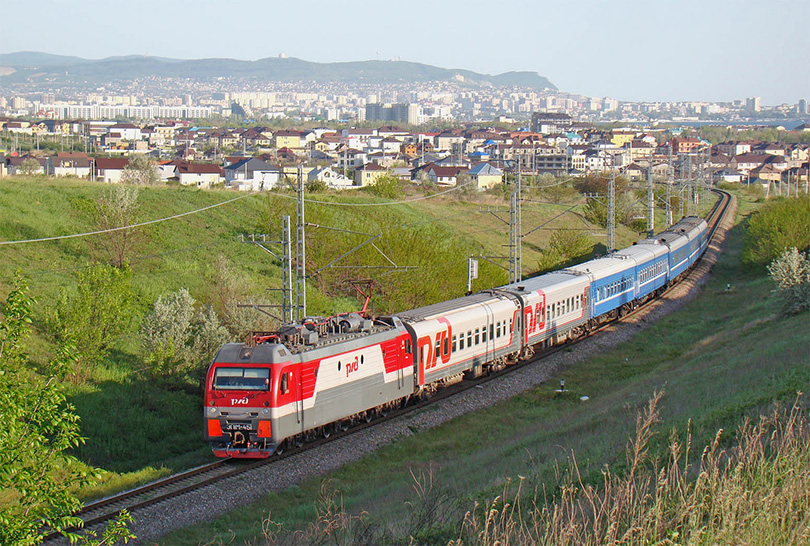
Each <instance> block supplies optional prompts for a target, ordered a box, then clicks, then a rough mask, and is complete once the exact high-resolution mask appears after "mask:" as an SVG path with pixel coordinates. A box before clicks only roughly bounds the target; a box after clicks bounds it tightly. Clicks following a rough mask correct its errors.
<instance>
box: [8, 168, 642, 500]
mask: <svg viewBox="0 0 810 546" xmlns="http://www.w3.org/2000/svg"><path fill="white" fill-rule="evenodd" d="M112 189H113V188H112V187H111V186H109V185H106V184H103V183H91V182H86V181H82V180H76V179H70V178H64V179H47V178H37V177H33V178H26V177H8V178H3V179H0V242H4V243H7V242H11V241H22V240H28V239H38V238H43V237H54V236H63V235H71V234H81V233H87V232H91V231H94V230H95V229H97V226H96V224H95V223H94V221H93V219H92V214H91V211H92V209H93V207H94V206H95V204H96V203H98V200H99V199H100V198H101V197H102V196H104V195H107V194H108V192H110V190H112ZM528 191H529V190H527V192H528ZM408 192H409V193H407V194H406V195H404V196H403V199H414V198H420V199H421V200H418V201H414V202H412V203H401V204H397V205H393V206H391V205H386V206H369V205H373V204H374V203H379V202H381V201H383V200H382V199H380V198H377V197H374V196H371V195H369V194H366V193H362V192H361V193H354V194H348V195H347V194H336V193H324V194H316V195H311V196H310V198H311V199H313V200H315V201H319V202H320V203H315V202H311V203H310V204H309V205H308V206H307V220H308V221H309V222H311V223H312V224H318V225H320V226H325V227H322V228H318V227H312V226H311V227H309V228H307V241H308V248H307V255H308V268H309V271H310V272H312V273H314V272H315V271H316V270H317V269H319V268H322V267H323V266H325V265H327V264H329V262H331V261H333V260H334V259H336V258H338V257H339V256H341V255H342V254H344V253H346V252H348V251H349V250H351V249H352V248H354V247H355V246H357V245H360V244H361V243H363V242H364V241H366V240H367V239H368V238H369V237H370V236H375V235H379V237H378V238H377V239H375V241H374V242H375V245H370V244H369V245H366V246H364V247H362V249H361V250H360V251H358V252H357V253H355V254H351V255H349V256H347V257H346V258H345V259H344V260H342V261H341V262H339V263H338V264H336V265H342V266H351V265H371V266H375V267H380V266H382V267H383V268H382V269H379V270H374V269H371V270H368V269H362V268H361V269H352V268H342V267H341V268H328V269H325V270H323V271H321V272H320V273H317V274H314V275H313V276H312V277H311V278H310V280H309V282H308V292H307V298H308V305H309V307H308V313H309V314H310V315H331V314H334V313H336V312H342V311H350V310H356V309H358V308H359V307H360V306H361V304H362V302H361V301H360V299H359V298H358V297H357V294H356V293H355V292H354V289H353V288H352V287H351V286H350V285H349V284H348V283H347V281H348V280H350V279H362V278H373V279H374V280H375V281H376V285H375V289H374V294H375V295H374V298H373V300H372V308H373V309H374V311H375V313H377V314H384V313H389V312H393V311H401V310H405V309H408V308H413V307H417V306H420V305H424V304H426V303H431V302H435V301H441V300H443V299H446V298H450V297H455V296H459V295H462V294H463V293H464V292H465V290H466V274H467V273H466V272H467V258H468V256H470V255H485V256H503V254H504V245H505V244H506V241H507V238H508V236H507V230H508V227H507V226H506V225H505V224H504V223H503V221H502V220H499V219H498V218H496V217H495V216H494V215H493V214H489V213H486V212H485V211H486V210H504V209H505V208H506V209H508V205H507V202H506V201H505V200H504V198H503V196H502V195H500V194H498V193H497V192H494V193H491V194H482V195H454V194H452V193H451V194H448V195H446V196H441V197H439V198H434V199H422V198H423V197H425V196H424V195H423V194H421V193H418V192H416V191H415V190H413V189H409V190H408ZM527 195H529V194H528V193H527ZM569 197H570V198H572V199H576V194H575V193H570V194H569ZM237 198H238V199H237ZM233 199H237V200H235V201H230V200H233ZM229 201H230V202H229ZM330 202H334V203H335V204H334V205H331V204H328V203H330ZM222 203H224V204H222ZM217 204H222V205H221V206H217V207H215V208H208V209H206V210H202V211H200V212H197V213H193V214H189V215H186V216H182V217H179V218H175V219H171V220H167V221H164V222H159V223H155V224H151V225H149V226H146V227H144V228H142V229H141V230H140V231H139V235H138V237H137V240H136V242H135V245H134V247H133V248H132V249H131V251H129V253H128V254H127V261H128V262H129V264H130V268H131V281H130V284H131V291H132V310H131V311H132V317H131V320H130V322H129V323H128V324H127V325H126V328H125V330H124V332H123V333H122V334H121V335H117V336H115V337H114V338H112V339H109V340H107V341H108V345H109V355H108V356H106V357H105V358H104V359H103V360H102V361H101V362H99V363H97V364H92V365H84V364H83V365H81V367H80V368H79V369H77V371H76V372H75V373H74V374H73V375H72V376H71V377H72V379H71V380H70V381H69V382H68V383H67V384H66V387H67V389H68V391H69V392H70V395H71V401H72V402H73V403H74V404H75V405H76V408H77V411H78V413H79V415H80V417H81V431H82V434H83V435H84V436H86V437H87V442H86V444H84V445H82V446H80V447H79V448H78V449H77V450H76V455H77V456H78V457H79V459H80V460H82V461H84V462H85V463H88V464H92V465H94V466H97V467H100V468H101V469H103V470H106V471H110V473H107V474H105V481H106V482H107V483H108V486H109V487H111V488H116V487H121V486H122V485H124V486H125V485H127V484H129V483H132V482H133V481H142V480H148V479H150V478H153V477H155V476H156V475H157V474H161V473H165V472H170V471H173V470H180V469H183V468H187V467H189V466H192V465H195V464H199V463H200V462H202V461H205V460H207V459H208V458H210V452H209V450H208V449H207V447H206V446H205V445H204V444H203V442H202V441H201V439H200V436H199V411H198V410H199V404H200V400H201V398H200V393H199V391H198V386H199V384H198V379H195V377H193V376H192V375H190V376H188V377H187V378H186V380H185V382H183V383H181V384H177V383H176V382H175V383H172V384H166V385H162V384H156V383H155V381H154V380H153V379H151V378H150V377H148V376H144V374H143V373H142V372H143V370H144V369H145V363H144V359H145V354H144V350H143V348H142V346H141V341H140V337H139V330H140V326H141V322H142V320H143V318H144V316H145V315H146V314H147V313H148V312H149V311H150V309H151V307H152V305H153V304H154V303H155V301H156V300H157V298H158V297H159V296H164V297H165V296H168V295H170V294H172V293H174V292H176V291H177V290H178V289H180V288H187V289H188V290H189V292H190V295H191V296H192V297H193V298H194V299H195V300H196V301H197V302H198V306H200V307H203V306H205V305H212V306H214V308H215V310H216V311H217V312H218V313H219V314H220V316H223V314H225V315H227V314H229V313H233V312H234V309H233V308H234V306H235V305H236V304H238V303H242V302H248V301H259V302H266V303H269V304H272V303H277V302H278V299H277V298H278V293H277V292H272V291H268V289H273V288H279V287H280V285H281V268H280V263H279V261H278V260H276V259H275V258H273V257H272V256H270V255H269V254H267V253H266V252H264V251H263V250H261V249H260V248H258V247H256V246H254V245H251V244H246V243H243V242H240V239H239V237H240V235H241V234H254V233H267V234H269V238H270V239H272V238H273V237H278V236H279V233H280V227H281V216H282V215H285V214H289V215H292V216H293V217H294V213H295V210H294V204H295V202H294V200H293V199H291V196H290V195H285V194H278V195H247V194H241V195H239V194H235V193H234V192H230V191H224V190H197V189H189V188H182V187H170V186H161V187H146V188H140V190H139V194H138V208H137V213H136V216H135V220H137V221H139V222H143V221H153V220H158V219H161V218H169V217H173V216H175V215H178V214H184V213H189V212H193V211H197V210H200V209H203V208H205V207H210V206H212V205H217ZM561 207H562V205H540V204H534V205H531V206H530V205H527V206H526V208H525V209H524V214H523V220H524V226H525V230H526V231H528V230H529V229H532V228H534V227H536V226H539V225H540V224H543V223H544V222H546V221H548V220H550V219H551V218H552V217H555V216H557V215H558V214H559V211H560V210H561ZM564 208H567V205H566V206H564ZM501 217H503V214H501ZM506 218H507V219H508V212H507V213H506ZM550 225H556V226H582V227H583V228H584V229H585V231H584V232H583V238H584V239H583V240H582V241H581V242H582V243H584V246H580V247H578V248H580V251H581V252H582V254H579V255H577V256H576V257H574V259H576V260H582V259H585V258H586V257H588V256H590V255H591V254H592V253H593V252H599V251H600V249H602V248H603V246H602V245H603V242H602V241H603V239H602V238H600V235H599V230H598V229H595V228H592V227H589V226H588V225H587V224H583V223H582V220H581V219H579V218H577V219H575V220H566V219H565V218H560V219H558V220H555V221H554V222H552V224H550ZM328 227H336V228H338V229H341V230H344V231H340V232H335V231H334V230H330V229H327V228H328ZM347 232H355V233H347ZM551 237H552V232H551V231H549V230H538V231H535V232H534V233H532V234H531V235H529V236H527V237H526V238H525V240H524V247H523V248H524V250H523V263H524V270H525V271H526V272H531V271H535V270H537V269H538V267H540V262H541V259H542V258H543V251H544V249H546V248H547V247H548V245H549V241H550V239H551ZM635 237H636V235H635V234H634V233H633V232H632V231H630V230H629V229H627V228H626V227H622V229H621V230H620V231H619V236H618V240H619V242H620V244H629V243H630V242H631V241H632V240H634V238H635ZM104 241H105V236H104V235H91V236H84V237H76V238H67V239H62V240H56V241H43V242H31V243H17V244H10V245H9V244H0V257H2V259H1V260H0V298H5V296H6V295H7V294H8V292H9V290H10V289H11V283H12V281H13V278H14V276H15V272H19V273H20V274H22V275H23V276H24V277H26V278H27V279H28V283H29V286H30V294H31V295H32V296H33V297H35V298H36V300H37V302H38V303H37V306H36V308H35V309H34V317H33V318H34V327H35V328H34V335H33V337H32V339H31V340H30V342H29V347H28V352H29V354H30V359H31V364H32V366H33V367H34V368H41V367H42V366H44V364H45V363H46V362H47V361H48V359H49V358H51V357H52V355H53V354H54V351H55V350H56V348H57V346H58V331H57V329H55V327H54V314H55V311H56V309H57V308H58V307H59V305H60V303H59V302H60V301H70V298H75V297H76V296H77V288H78V283H79V282H80V280H81V278H83V276H85V275H86V274H87V273H88V272H90V271H94V270H95V269H94V268H95V267H96V266H93V264H94V263H98V262H101V263H104V262H106V261H109V259H110V256H109V255H108V254H107V253H106V251H105V250H104V247H103V245H102V243H103V242H104ZM389 259H390V260H391V261H393V262H394V263H395V264H397V265H399V266H407V267H408V269H407V270H398V271H396V270H393V269H391V270H388V269H385V268H384V267H385V266H387V265H390V262H389V261H388V260H389ZM494 261H495V262H498V261H499V260H497V259H495V260H494ZM501 263H504V262H503V261H502V260H501ZM506 280H507V275H506V271H505V270H504V269H502V268H501V267H498V266H497V265H495V264H493V263H490V262H488V261H485V260H481V261H480V269H479V278H478V279H476V280H475V281H474V283H473V290H476V291H477V290H483V289H485V288H489V287H492V286H499V285H502V284H504V283H506ZM271 311H272V310H271ZM240 317H241V318H240V320H243V321H247V322H246V324H256V325H257V328H258V329H261V328H267V327H272V324H268V323H267V322H266V321H264V322H262V321H263V320H265V319H264V318H263V317H264V315H261V314H259V313H256V312H255V311H252V310H242V311H241V314H240ZM255 321H259V322H255ZM234 339H236V338H234ZM195 373H197V372H195ZM120 400H127V403H126V404H120V403H118V401H120ZM145 416H148V418H147V417H145ZM167 427H170V428H171V429H172V430H173V431H174V432H173V433H172V434H171V435H168V436H167V435H166V434H165V430H166V428H167ZM124 439H126V440H124ZM119 474H123V475H120V476H119ZM105 487H107V485H105ZM101 491H103V490H96V491H95V492H91V493H89V494H90V495H97V494H99V493H100V492H101Z"/></svg>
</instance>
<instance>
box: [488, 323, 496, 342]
mask: <svg viewBox="0 0 810 546" xmlns="http://www.w3.org/2000/svg"><path fill="white" fill-rule="evenodd" d="M489 339H490V340H493V339H495V326H494V325H492V324H490V325H489Z"/></svg>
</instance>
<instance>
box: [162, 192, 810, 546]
mask: <svg viewBox="0 0 810 546" xmlns="http://www.w3.org/2000/svg"><path fill="white" fill-rule="evenodd" d="M754 206H755V205H753V204H752V203H751V202H750V201H745V200H741V203H740V214H741V215H745V214H747V213H749V212H750V211H751V210H752V208H753V207H754ZM743 224H744V222H743V223H740V224H738V225H737V226H736V227H735V228H734V229H733V230H732V231H731V232H730V234H729V237H728V239H727V241H726V244H725V251H724V255H723V256H722V258H721V261H720V263H719V264H717V265H716V267H715V268H714V271H713V276H712V278H711V280H710V281H709V283H708V284H707V285H706V287H705V289H704V291H703V293H702V294H701V295H700V296H699V297H698V298H697V299H696V300H695V301H693V302H691V303H690V304H688V305H687V306H686V307H685V308H684V309H682V310H681V311H679V312H677V313H674V314H673V315H671V316H669V317H666V318H664V319H662V320H660V321H659V322H657V323H655V324H654V325H652V326H650V327H649V328H648V329H646V330H644V331H643V332H641V333H640V334H639V335H637V336H636V337H634V338H633V339H632V340H631V341H629V342H628V343H625V344H623V345H621V346H619V347H616V348H615V349H612V350H610V351H608V352H606V353H605V354H603V355H600V356H598V357H596V358H593V359H590V360H589V361H587V362H585V363H583V364H579V365H577V366H576V367H574V368H571V369H569V370H566V371H564V372H563V373H561V374H560V376H559V377H558V378H555V380H552V381H551V382H549V384H548V385H546V386H542V387H540V388H537V389H534V390H532V391H530V392H527V393H525V394H523V395H520V396H517V397H515V398H514V399H512V400H509V401H508V402H505V403H502V404H499V405H498V406H496V407H494V408H491V409H487V410H483V411H478V412H475V413H473V414H469V415H466V416H463V417H461V418H458V419H455V420H453V421H451V422H449V423H447V424H445V425H443V426H441V427H439V428H436V429H433V430H426V431H420V432H419V433H417V434H415V435H414V436H412V437H409V438H406V439H402V440H400V441H397V442H395V443H394V444H392V445H389V446H386V447H384V448H382V449H380V450H378V451H377V452H376V453H375V454H373V455H370V456H367V457H365V458H363V459H362V460H361V461H359V462H358V463H355V464H352V465H350V466H348V467H345V468H343V469H341V470H339V471H337V472H333V473H331V474H330V475H328V476H326V477H323V478H317V479H312V480H309V481H307V482H305V483H302V484H300V485H299V486H297V487H294V488H291V489H288V490H285V491H282V492H279V493H272V494H269V495H268V496H267V497H266V498H265V499H263V500H262V501H260V502H257V503H255V504H253V505H251V506H248V507H245V508H242V509H239V510H237V511H234V512H232V513H231V514H229V515H227V516H225V517H222V518H220V519H218V520H216V521H214V522H211V523H209V524H207V525H203V526H199V527H195V528H189V529H185V530H182V531H178V532H175V533H173V534H172V535H170V536H169V537H167V538H166V539H165V540H164V541H163V543H164V544H173V545H175V544H200V543H208V544H210V543H218V541H221V542H223V543H242V542H244V541H247V542H250V543H254V542H253V541H258V542H259V543H262V542H263V541H264V538H263V537H264V536H265V534H263V531H262V523H263V520H266V519H267V518H268V516H269V517H270V518H271V519H272V520H273V522H276V523H278V524H281V527H277V526H276V525H270V526H268V527H266V528H265V529H266V530H267V529H269V530H270V531H272V532H273V533H277V534H275V537H276V538H279V537H280V539H281V540H283V539H284V538H285V536H286V537H287V538H289V537H290V535H289V534H287V533H290V532H292V531H294V530H296V529H299V530H300V529H304V530H305V532H312V533H314V535H309V536H310V537H311V539H313V540H314V539H315V538H324V539H325V538H327V536H326V530H325V526H326V525H328V524H329V525H331V524H334V527H333V528H332V530H331V535H330V536H329V537H328V538H329V540H335V541H336V543H339V542H340V541H341V540H343V539H351V538H352V537H355V538H356V537H357V536H359V534H366V533H371V534H372V535H373V536H375V537H377V539H380V540H385V541H391V542H394V543H408V538H407V537H409V536H413V537H416V538H417V542H425V543H446V542H447V541H448V540H451V539H457V538H458V537H459V536H460V533H461V521H462V519H463V517H464V514H465V513H466V512H468V511H473V510H474V508H475V507H476V504H477V505H478V510H477V513H478V515H479V516H480V515H481V514H482V513H486V507H490V506H491V503H492V501H493V499H495V498H496V497H497V496H498V495H501V494H503V493H504V489H505V488H507V487H508V484H509V483H510V482H511V483H512V484H513V485H512V493H514V489H515V484H517V483H520V488H521V491H522V492H523V499H522V506H523V507H524V512H523V515H525V510H528V509H529V508H530V507H531V505H532V502H536V503H537V504H538V505H542V504H543V501H544V498H545V496H546V495H548V498H550V499H553V498H555V496H556V495H558V494H559V493H560V490H559V489H558V488H559V486H560V485H561V484H563V483H565V482H566V480H569V479H574V481H576V479H577V477H576V476H572V475H571V474H570V467H569V463H571V462H572V461H573V459H574V457H575V459H576V463H577V466H578V472H579V474H580V476H581V478H582V480H583V482H584V483H586V484H588V483H591V484H597V485H598V484H601V483H602V480H603V474H602V473H603V470H604V469H605V468H606V466H607V467H609V468H610V469H611V470H613V471H617V472H618V473H620V474H621V473H622V472H623V471H626V470H627V468H628V463H627V462H626V457H625V447H626V445H627V443H628V440H629V439H630V438H631V437H632V436H633V433H634V423H635V421H636V416H637V414H638V413H639V411H640V410H641V409H642V408H644V407H646V405H647V401H648V399H649V398H651V397H652V395H653V393H654V392H655V391H660V390H663V391H665V396H664V398H663V400H662V401H661V403H660V404H659V408H660V423H659V424H658V425H657V427H656V431H657V434H656V435H654V436H653V437H652V438H651V440H650V443H649V445H650V449H651V452H650V453H651V454H652V456H653V458H656V459H659V460H664V461H665V460H666V458H667V444H668V441H669V432H670V431H676V432H677V434H678V435H679V436H680V440H681V445H685V444H686V438H685V431H686V430H687V428H688V429H689V430H690V432H691V446H692V454H691V455H690V460H694V459H697V458H699V457H700V450H701V449H702V448H703V446H705V445H709V444H711V443H712V441H713V440H714V438H715V435H716V433H717V431H718V430H719V429H723V430H724V431H725V433H724V434H723V435H722V436H721V437H720V444H719V447H720V448H724V447H729V446H731V445H733V444H734V443H735V442H736V441H737V439H735V435H734V431H735V430H736V427H737V426H738V425H739V424H740V423H741V422H742V421H743V420H744V419H745V418H747V417H751V418H754V419H756V418H757V416H759V415H760V414H761V413H767V412H768V411H769V410H770V408H771V406H772V404H773V402H774V401H781V402H783V403H788V404H789V403H790V402H792V401H793V400H794V399H795V397H796V393H797V391H801V390H805V389H806V387H807V385H808V382H810V365H809V364H810V331H809V330H808V324H807V314H806V313H805V314H803V315H799V316H794V317H790V318H781V317H779V316H778V315H777V314H776V313H777V309H776V306H775V305H774V300H773V297H772V295H771V293H770V290H771V288H772V285H771V283H770V281H769V280H768V279H767V277H766V274H765V272H764V270H762V269H752V268H750V267H748V266H746V265H744V264H743V263H742V262H741V261H740V254H741V247H742V235H743V229H744V228H743ZM727 284H730V285H731V290H726V286H727ZM558 379H565V383H566V387H567V388H568V389H569V392H567V393H566V394H564V395H560V394H557V393H555V392H554V391H555V389H556V387H557V384H558V382H557V380H558ZM583 395H587V396H589V397H590V400H588V401H587V402H581V401H580V397H581V396H583ZM414 476H416V478H417V479H415V478H414ZM764 485H766V486H767V484H764ZM732 494H733V491H732ZM503 498H504V497H501V500H502V499H503ZM330 501H331V504H330ZM498 502H500V501H496V503H495V505H496V507H497V505H498ZM761 506H767V505H766V504H762V505H761ZM500 508H503V505H502V504H500ZM433 509H435V510H433ZM316 510H317V512H316ZM510 510H511V509H510ZM507 511H509V510H507ZM495 515H496V516H498V514H497V513H496V514H495ZM318 517H320V518H321V519H318ZM514 523H515V524H516V525H517V524H518V522H517V521H515V522H514ZM481 528H482V527H481V525H480V521H479V526H478V527H477V528H476V530H480V529H481ZM302 536H303V535H298V537H297V538H298V539H300V538H301V537H302ZM479 538H481V537H480V536H479ZM513 538H514V535H513ZM675 538H677V537H675ZM772 538H773V537H772ZM292 540H293V541H295V540H296V537H295V536H292ZM468 540H469V538H468Z"/></svg>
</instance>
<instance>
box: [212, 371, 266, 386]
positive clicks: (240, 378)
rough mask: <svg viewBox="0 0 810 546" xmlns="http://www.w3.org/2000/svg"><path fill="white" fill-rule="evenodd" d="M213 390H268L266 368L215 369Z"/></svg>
mask: <svg viewBox="0 0 810 546" xmlns="http://www.w3.org/2000/svg"><path fill="white" fill-rule="evenodd" d="M213 386H214V388H215V389H218V390H225V391H266V390H268V389H269V388H270V370H269V369H268V368H217V369H216V370H215V371H214V385H213Z"/></svg>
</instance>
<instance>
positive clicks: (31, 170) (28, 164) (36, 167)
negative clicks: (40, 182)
mask: <svg viewBox="0 0 810 546" xmlns="http://www.w3.org/2000/svg"><path fill="white" fill-rule="evenodd" d="M41 169H42V165H40V164H39V161H37V160H36V159H34V158H33V157H27V158H25V159H23V160H22V161H21V162H20V166H19V167H17V171H18V172H19V173H20V174H22V175H25V176H31V175H32V174H35V173H38V172H39V171H40V170H41Z"/></svg>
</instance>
